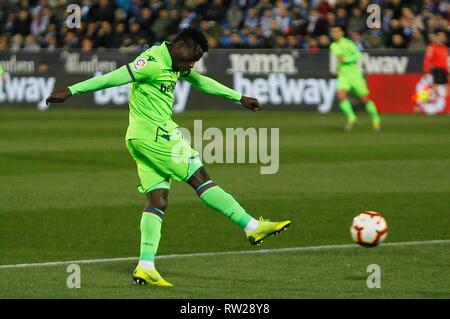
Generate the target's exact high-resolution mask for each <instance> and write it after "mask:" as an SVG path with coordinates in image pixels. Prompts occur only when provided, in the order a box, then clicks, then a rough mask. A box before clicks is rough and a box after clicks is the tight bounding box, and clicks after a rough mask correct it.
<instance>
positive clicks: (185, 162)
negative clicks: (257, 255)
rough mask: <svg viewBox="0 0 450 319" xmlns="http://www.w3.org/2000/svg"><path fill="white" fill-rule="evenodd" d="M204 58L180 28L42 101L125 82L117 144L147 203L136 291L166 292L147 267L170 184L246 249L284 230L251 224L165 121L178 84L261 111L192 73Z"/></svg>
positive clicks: (202, 44)
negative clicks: (240, 235) (235, 228)
mask: <svg viewBox="0 0 450 319" xmlns="http://www.w3.org/2000/svg"><path fill="white" fill-rule="evenodd" d="M207 51H208V45H207V41H206V39H205V37H204V36H203V34H202V33H201V32H200V31H198V30H196V29H194V28H187V29H184V30H183V31H181V32H180V34H178V35H177V37H176V38H175V39H174V40H173V41H172V42H170V43H168V42H163V43H162V44H161V45H155V46H152V47H151V48H150V49H148V50H147V51H145V52H143V53H142V54H141V55H140V56H138V57H137V58H136V59H135V60H134V61H133V62H132V63H129V64H127V65H124V66H122V67H121V68H119V69H117V70H115V71H113V72H110V73H108V74H105V75H103V76H100V77H95V78H92V79H89V80H86V81H83V82H80V83H77V84H75V85H72V86H69V87H68V88H67V89H64V90H57V91H54V92H53V93H52V94H51V95H50V96H49V97H48V98H47V103H60V102H64V101H65V100H66V99H67V98H68V97H70V96H72V95H76V94H80V93H84V92H92V91H97V90H102V89H105V88H108V87H113V86H119V85H123V84H126V83H130V82H131V86H130V102H129V106H130V113H129V126H128V130H127V134H126V137H125V140H126V146H127V148H128V151H129V153H130V154H131V156H132V157H133V159H134V160H135V161H136V165H137V170H138V175H139V178H140V180H141V185H140V186H139V191H140V192H142V193H145V194H146V195H147V199H148V202H147V205H146V207H145V208H144V212H143V214H142V218H141V224H140V229H141V246H140V257H139V264H138V266H137V267H136V269H135V271H134V273H133V279H134V281H135V282H136V283H139V284H152V285H156V286H172V284H171V283H169V282H167V281H165V280H164V279H163V278H162V277H161V275H160V274H159V272H158V271H157V270H156V268H155V265H154V260H155V255H156V253H157V249H158V245H159V241H160V238H161V224H162V220H163V218H164V214H165V211H166V208H167V204H168V195H169V189H170V184H171V181H172V180H178V181H185V182H187V183H188V184H189V185H190V186H191V187H192V188H193V189H194V190H195V191H196V192H197V195H198V196H199V197H200V199H201V200H202V201H204V202H205V203H206V204H207V205H208V206H209V207H211V208H212V209H214V210H216V211H218V212H220V213H222V214H223V215H225V216H226V217H228V218H229V219H231V220H232V221H233V222H235V223H236V224H238V225H239V226H240V227H241V228H242V229H243V230H244V231H245V233H246V236H247V238H248V239H249V241H250V243H251V244H254V245H256V244H259V243H260V242H261V241H262V240H263V239H265V238H266V237H268V236H269V235H272V234H276V233H279V232H280V231H282V230H284V229H286V227H287V226H289V225H290V223H291V222H290V221H283V222H270V221H268V220H264V219H262V218H260V219H259V220H256V219H255V218H253V217H252V216H250V215H249V214H248V213H247V212H246V211H245V209H244V208H242V206H241V205H240V204H239V203H238V202H237V201H236V200H235V199H234V198H233V197H232V196H231V195H230V194H228V193H227V192H225V191H224V190H223V189H222V188H221V187H219V186H218V185H216V184H215V183H214V182H213V181H211V178H210V177H209V175H208V173H207V171H206V169H205V168H204V167H203V165H202V163H201V161H200V160H199V158H198V153H197V152H196V151H195V150H194V149H192V148H191V146H190V144H189V143H188V142H187V141H186V140H185V139H184V137H183V135H182V134H181V132H180V130H179V129H178V125H177V124H176V123H175V122H174V121H172V103H173V92H174V90H175V85H176V81H177V80H178V78H179V77H182V78H184V79H185V80H186V81H188V82H190V83H191V84H192V85H193V86H194V87H195V88H197V89H198V90H200V91H202V92H204V93H208V94H212V95H217V96H222V97H225V98H227V99H229V100H231V101H236V102H237V101H240V102H241V103H242V105H243V106H244V107H246V108H249V109H251V110H253V111H257V110H259V109H260V108H261V107H260V105H259V102H258V101H257V100H256V99H253V98H250V97H246V96H243V95H242V94H241V93H239V92H236V91H234V90H232V89H230V88H228V87H226V86H224V85H222V84H220V83H218V82H216V81H214V80H213V79H211V78H208V77H206V76H203V75H201V74H199V73H197V72H195V71H193V70H192V68H193V67H194V63H195V62H197V61H198V60H200V58H201V57H202V56H203V54H204V53H205V52H207Z"/></svg>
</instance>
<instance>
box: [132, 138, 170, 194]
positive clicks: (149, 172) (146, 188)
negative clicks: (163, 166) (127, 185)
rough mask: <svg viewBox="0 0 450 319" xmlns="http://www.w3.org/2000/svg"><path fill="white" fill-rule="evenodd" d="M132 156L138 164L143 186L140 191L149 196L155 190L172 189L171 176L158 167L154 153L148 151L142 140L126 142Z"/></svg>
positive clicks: (140, 186)
mask: <svg viewBox="0 0 450 319" xmlns="http://www.w3.org/2000/svg"><path fill="white" fill-rule="evenodd" d="M126 145H127V148H128V151H129V152H130V155H131V156H132V158H133V159H134V160H135V162H136V167H137V172H138V175H139V179H140V182H141V184H140V185H138V190H139V192H141V193H146V194H148V193H149V192H151V191H153V190H155V189H167V190H168V189H170V174H167V173H165V172H163V171H161V170H159V169H158V167H156V166H155V165H154V164H153V162H152V160H151V157H152V153H151V152H148V151H146V148H145V147H143V146H142V142H140V140H136V139H132V140H128V141H127V142H126Z"/></svg>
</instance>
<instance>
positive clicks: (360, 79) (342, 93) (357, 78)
mask: <svg viewBox="0 0 450 319" xmlns="http://www.w3.org/2000/svg"><path fill="white" fill-rule="evenodd" d="M331 36H332V38H333V40H334V42H333V43H332V44H331V46H330V50H331V52H332V53H333V54H334V55H335V56H336V58H337V73H338V78H337V94H336V95H337V98H338V100H339V108H340V109H341V110H342V112H344V114H345V116H346V117H347V124H346V126H345V128H346V129H347V130H351V129H352V128H353V127H354V125H355V123H356V122H357V118H356V115H355V113H354V112H353V108H352V105H351V104H350V101H349V100H348V99H347V95H348V91H352V92H353V93H354V94H355V95H356V96H357V97H358V98H359V99H360V100H361V102H363V103H364V105H365V106H366V110H367V113H369V115H370V117H371V118H372V127H373V129H374V130H379V129H380V124H381V120H380V116H379V115H378V111H377V107H376V106H375V103H374V102H373V101H372V100H371V99H370V98H369V89H368V88H367V82H366V80H365V79H364V74H363V73H362V71H361V69H360V68H359V66H358V60H359V59H360V58H361V56H362V54H361V52H360V51H359V50H358V48H357V47H356V45H355V44H354V43H353V42H352V41H351V40H349V39H347V38H345V37H344V30H343V29H342V27H341V26H334V27H333V28H332V29H331Z"/></svg>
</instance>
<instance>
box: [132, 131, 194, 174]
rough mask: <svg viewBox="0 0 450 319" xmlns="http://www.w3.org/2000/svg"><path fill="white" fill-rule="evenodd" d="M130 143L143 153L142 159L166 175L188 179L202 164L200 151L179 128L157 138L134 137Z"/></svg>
mask: <svg viewBox="0 0 450 319" xmlns="http://www.w3.org/2000/svg"><path fill="white" fill-rule="evenodd" d="M130 143H132V145H133V146H134V148H135V149H136V150H137V152H138V153H139V154H140V155H141V157H142V159H141V161H143V162H145V163H147V166H150V167H152V168H153V169H154V170H155V171H156V172H158V173H159V174H160V175H161V176H164V177H169V178H173V179H174V180H177V181H181V180H187V179H189V177H190V176H191V175H192V174H193V173H194V172H195V171H196V170H197V169H198V168H200V167H201V166H202V163H201V161H200V159H199V156H198V152H196V151H195V150H194V149H193V148H192V147H191V145H190V143H189V141H187V140H186V139H185V138H184V137H183V135H182V133H181V132H180V131H179V130H178V129H176V130H173V131H171V132H166V133H165V134H164V136H158V137H157V138H156V139H155V140H141V139H133V140H131V142H130Z"/></svg>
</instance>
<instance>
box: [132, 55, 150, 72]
mask: <svg viewBox="0 0 450 319" xmlns="http://www.w3.org/2000/svg"><path fill="white" fill-rule="evenodd" d="M146 65H147V60H146V59H144V58H140V59H138V60H136V61H134V62H133V65H132V66H133V70H135V71H136V72H138V71H140V70H142V69H143V68H144V67H145V66H146Z"/></svg>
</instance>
